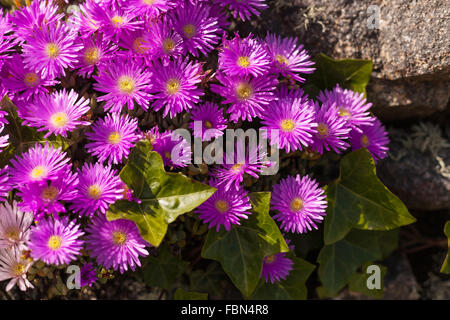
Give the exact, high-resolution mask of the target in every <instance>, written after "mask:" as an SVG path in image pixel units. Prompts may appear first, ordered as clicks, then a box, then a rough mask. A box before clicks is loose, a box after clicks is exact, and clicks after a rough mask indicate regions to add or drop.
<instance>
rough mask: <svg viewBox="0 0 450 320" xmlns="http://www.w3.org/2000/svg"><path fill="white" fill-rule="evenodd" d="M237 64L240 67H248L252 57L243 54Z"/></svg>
mask: <svg viewBox="0 0 450 320" xmlns="http://www.w3.org/2000/svg"><path fill="white" fill-rule="evenodd" d="M237 64H238V66H239V67H242V68H248V66H249V65H250V59H249V58H248V57H243V56H241V57H239V58H238V61H237Z"/></svg>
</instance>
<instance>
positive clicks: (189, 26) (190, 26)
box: [183, 23, 195, 38]
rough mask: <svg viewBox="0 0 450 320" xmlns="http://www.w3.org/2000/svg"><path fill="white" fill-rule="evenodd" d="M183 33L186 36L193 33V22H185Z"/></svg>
mask: <svg viewBox="0 0 450 320" xmlns="http://www.w3.org/2000/svg"><path fill="white" fill-rule="evenodd" d="M183 31H184V34H185V35H186V37H187V38H192V37H193V36H194V34H195V26H194V25H193V24H191V23H190V24H187V25H185V26H184V27H183Z"/></svg>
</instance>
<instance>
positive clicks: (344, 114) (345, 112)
mask: <svg viewBox="0 0 450 320" xmlns="http://www.w3.org/2000/svg"><path fill="white" fill-rule="evenodd" d="M338 114H339V115H340V116H341V117H348V116H350V115H351V113H350V112H349V111H348V110H347V109H345V108H344V107H340V108H339V111H338Z"/></svg>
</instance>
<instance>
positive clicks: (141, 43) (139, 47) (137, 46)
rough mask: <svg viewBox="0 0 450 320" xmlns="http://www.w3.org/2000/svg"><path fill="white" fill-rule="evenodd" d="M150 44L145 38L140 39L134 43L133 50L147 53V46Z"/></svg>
mask: <svg viewBox="0 0 450 320" xmlns="http://www.w3.org/2000/svg"><path fill="white" fill-rule="evenodd" d="M147 43H148V42H147V41H145V40H144V38H142V37H139V38H136V40H134V41H133V49H134V51H136V52H137V53H146V52H147V51H148V47H146V46H145V44H147Z"/></svg>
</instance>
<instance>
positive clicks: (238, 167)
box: [231, 163, 243, 171]
mask: <svg viewBox="0 0 450 320" xmlns="http://www.w3.org/2000/svg"><path fill="white" fill-rule="evenodd" d="M242 166H243V164H242V163H236V164H235V165H234V166H232V167H231V170H233V171H239V170H241V168H242Z"/></svg>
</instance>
